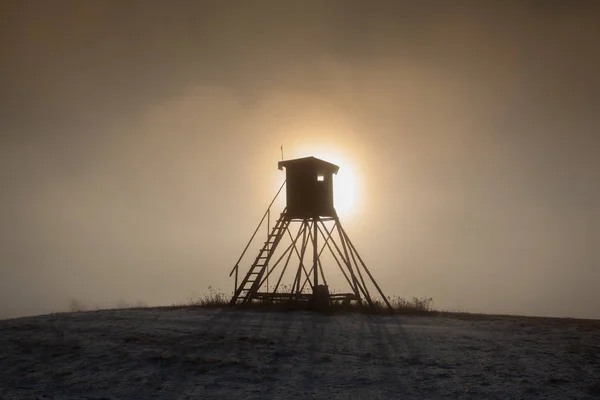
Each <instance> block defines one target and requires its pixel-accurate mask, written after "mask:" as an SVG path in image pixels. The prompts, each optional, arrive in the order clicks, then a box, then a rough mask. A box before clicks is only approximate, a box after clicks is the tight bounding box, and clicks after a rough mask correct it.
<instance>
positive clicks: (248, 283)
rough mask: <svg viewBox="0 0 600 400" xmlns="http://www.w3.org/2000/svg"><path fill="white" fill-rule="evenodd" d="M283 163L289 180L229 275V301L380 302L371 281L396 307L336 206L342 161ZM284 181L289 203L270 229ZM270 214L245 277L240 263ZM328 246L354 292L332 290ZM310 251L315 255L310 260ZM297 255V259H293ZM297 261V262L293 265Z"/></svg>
mask: <svg viewBox="0 0 600 400" xmlns="http://www.w3.org/2000/svg"><path fill="white" fill-rule="evenodd" d="M278 167H279V169H280V170H282V169H283V168H285V172H286V180H285V182H284V183H283V184H282V185H281V187H280V188H279V191H278V192H277V194H276V195H275V197H274V198H273V201H272V202H271V204H270V205H269V207H268V208H267V211H266V212H265V214H264V215H263V217H262V219H261V221H260V223H259V224H258V227H257V228H256V230H255V231H254V234H253V235H252V237H251V238H250V240H249V242H248V244H247V245H246V247H245V248H244V250H243V251H242V255H241V256H240V257H239V259H238V261H237V262H236V264H235V266H234V267H233V269H232V270H231V272H230V274H229V276H230V277H231V276H232V275H234V276H235V278H234V279H235V290H234V294H233V297H232V298H231V302H230V304H231V305H236V304H248V303H252V302H254V301H269V302H281V301H295V302H307V303H313V304H317V305H318V306H319V307H323V306H327V305H330V304H331V303H332V302H345V303H350V302H358V303H361V304H362V303H363V302H366V303H367V304H368V305H369V306H371V307H375V306H376V301H377V299H374V298H373V297H372V296H371V293H370V292H371V291H370V289H369V288H370V287H371V289H372V288H374V289H375V290H376V292H377V293H378V294H379V296H380V298H381V301H382V302H383V303H384V304H385V305H386V306H387V307H388V308H389V309H390V310H391V309H392V307H391V305H390V303H389V301H388V300H387V298H386V297H385V295H384V294H383V292H382V291H381V288H380V287H379V285H378V284H377V282H376V281H375V279H374V278H373V275H372V274H371V272H370V271H369V269H368V268H367V266H366V265H365V263H364V261H363V259H362V258H361V256H360V255H359V254H358V251H357V250H356V247H355V246H354V244H353V243H352V242H351V241H350V238H349V237H348V235H347V233H346V231H345V230H344V228H343V227H342V224H341V222H340V219H339V218H338V215H337V213H336V211H335V207H334V201H333V175H334V174H337V172H338V170H339V167H338V166H337V165H334V164H331V163H329V162H327V161H323V160H320V159H318V158H315V157H304V158H298V159H293V160H286V161H280V162H279V165H278ZM284 186H286V207H285V208H284V210H283V211H282V212H281V213H280V214H279V218H278V219H277V220H276V223H275V225H274V226H273V228H272V229H271V228H270V220H271V207H272V206H273V203H274V202H275V200H276V199H277V197H278V196H279V194H280V193H281V191H282V189H283V187H284ZM265 220H266V221H267V235H266V241H265V242H264V243H263V244H262V246H261V247H260V250H259V251H258V255H257V256H256V258H255V259H254V261H253V262H252V263H251V265H250V267H249V269H248V270H247V272H246V274H245V275H244V276H243V278H242V279H241V280H240V279H239V269H240V263H241V261H242V260H243V259H244V255H245V254H246V252H247V250H248V249H249V247H250V245H251V244H252V243H253V241H254V239H255V237H256V234H257V233H258V231H259V230H260V227H261V226H262V225H263V223H264V222H265ZM285 239H289V244H288V245H285V244H284V243H285V242H286V240H285ZM325 250H328V252H329V254H331V256H332V258H333V260H335V263H336V264H337V266H338V267H339V269H340V271H341V273H342V275H343V277H344V278H345V280H346V282H347V283H348V286H349V288H350V292H346V293H330V291H329V286H328V284H327V280H326V275H325V272H324V270H323V265H322V260H323V253H324V252H325ZM310 252H312V260H310V261H308V260H307V258H309V256H308V254H310ZM292 259H294V260H295V261H294V262H292ZM295 262H297V265H296V266H295V267H291V268H290V266H291V265H293V264H294V263H295ZM307 264H308V265H307ZM309 266H310V268H309ZM290 271H291V274H290ZM286 272H288V275H291V276H293V281H292V283H291V285H286V283H285V281H284V275H285V274H286ZM290 278H291V277H290ZM269 279H271V282H272V281H273V280H275V284H274V285H269ZM289 280H291V279H289Z"/></svg>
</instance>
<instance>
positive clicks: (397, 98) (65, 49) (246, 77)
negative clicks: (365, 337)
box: [0, 1, 600, 318]
mask: <svg viewBox="0 0 600 400" xmlns="http://www.w3.org/2000/svg"><path fill="white" fill-rule="evenodd" d="M0 32H1V33H0V35H1V36H0V46H1V47H0V49H1V56H0V72H1V74H0V101H1V103H0V104H1V105H2V106H1V107H0V134H1V137H0V184H1V187H2V191H1V196H0V221H2V229H1V230H0V318H7V317H16V316H22V315H30V314H38V313H46V312H52V311H65V310H67V309H68V306H69V302H70V301H72V300H73V299H77V300H78V301H81V302H82V303H84V304H86V305H88V306H89V307H111V306H114V305H115V304H117V302H130V303H134V302H138V301H143V302H145V303H147V304H148V305H168V304H172V303H175V302H185V301H187V300H188V299H189V298H190V297H193V296H197V295H199V294H201V293H204V292H206V291H207V290H208V287H209V286H211V287H212V288H217V289H220V290H222V291H225V292H229V291H231V290H232V289H233V282H232V281H231V280H230V279H229V278H228V273H229V271H230V269H231V268H232V267H233V264H234V263H235V261H236V259H237V258H238V256H239V254H240V253H241V251H242V250H243V248H244V246H245V244H246V242H247V240H248V239H249V237H250V235H251V234H252V231H253V230H254V228H255V226H256V224H257V223H258V221H259V220H260V218H261V216H262V214H263V213H264V211H265V210H266V207H267V205H268V204H269V202H270V200H271V198H272V196H273V195H274V194H275V192H276V190H277V188H278V187H279V185H280V184H281V182H282V181H283V179H284V177H283V173H282V172H281V171H279V170H277V161H279V160H280V158H281V153H280V146H283V148H284V153H285V158H294V157H302V156H307V155H312V154H319V155H320V154H325V155H327V154H331V155H332V157H333V158H334V159H333V160H330V161H334V162H338V161H339V164H340V168H341V169H340V179H341V177H342V174H343V173H344V171H353V174H354V179H355V180H356V190H357V193H356V204H355V209H354V210H352V212H349V213H347V215H342V218H343V219H342V222H343V223H344V226H345V227H346V230H347V231H348V234H349V235H350V237H351V238H352V240H353V242H354V244H355V245H356V247H357V248H358V250H359V252H360V253H361V255H362V256H363V258H364V260H365V262H366V263H367V265H368V266H369V268H370V269H371V271H372V272H373V274H374V275H375V277H376V279H378V281H379V283H380V285H381V287H382V289H383V291H384V292H386V293H387V294H389V295H399V296H404V297H411V296H419V297H421V296H430V297H432V298H433V299H434V305H435V306H436V307H437V308H439V309H448V310H456V309H460V310H465V311H473V312H486V313H511V314H526V315H548V316H570V317H588V318H600V309H599V308H598V307H597V304H600V292H598V291H597V286H598V283H599V282H600V246H599V245H598V244H599V243H600V189H599V184H598V182H600V154H599V153H600V135H599V133H598V127H599V126H600V116H599V114H600V113H599V112H598V111H599V107H600V75H599V74H598V71H600V50H599V47H598V44H597V43H598V41H599V40H600V7H599V6H598V4H597V3H595V2H592V1H589V2H586V1H579V2H558V1H557V2H554V1H546V2H541V1H529V2H526V1H524V2H505V1H498V2H485V3H482V2H444V1H424V2H408V1H407V2H400V1H371V2H367V1H337V2H336V1H314V2H312V1H302V2H283V1H270V2H267V1H256V2H245V1H198V2H192V1H189V2H186V1H179V2H131V1H125V2H121V1H97V2H80V1H73V2H66V1H53V2H34V1H31V2H27V1H8V2H2V4H1V5H0ZM336 157H337V158H336ZM345 168H346V169H345ZM325 267H326V266H325ZM337 283H338V284H339V285H340V286H342V283H343V282H341V281H340V282H337ZM330 284H332V285H335V284H336V283H335V282H330Z"/></svg>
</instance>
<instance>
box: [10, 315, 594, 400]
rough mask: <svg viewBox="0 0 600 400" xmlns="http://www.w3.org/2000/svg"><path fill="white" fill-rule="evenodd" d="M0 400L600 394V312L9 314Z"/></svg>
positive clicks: (588, 396)
mask: <svg viewBox="0 0 600 400" xmlns="http://www.w3.org/2000/svg"><path fill="white" fill-rule="evenodd" d="M0 370H1V371H2V374H0V398H2V399H15V398H16V399H69V400H71V399H141V398H144V399H196V398H202V399H238V398H239V399H241V398H244V399H245V398H257V399H267V398H273V399H284V398H285V399H293V398H317V399H318V398H322V399H349V398H352V399H357V398H358V399H361V398H364V399H370V400H371V399H388V398H413V399H418V398H422V399H426V398H427V399H442V398H443V399H445V398H448V397H452V398H456V397H461V398H498V399H505V398H557V399H558V398H582V399H583V398H599V397H600V321H582V320H568V319H566V320H561V319H550V318H526V317H500V316H498V317H493V316H488V317H485V316H468V315H445V316H414V317H403V316H379V315H364V314H338V315H330V316H327V315H321V314H315V313H309V312H287V313H276V312H262V311H244V312H242V311H235V310H222V309H205V308H199V307H181V308H141V309H126V310H103V311H92V312H81V313H65V314H53V315H46V316H39V317H27V318H19V319H11V320H3V321H0Z"/></svg>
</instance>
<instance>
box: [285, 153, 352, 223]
mask: <svg viewBox="0 0 600 400" xmlns="http://www.w3.org/2000/svg"><path fill="white" fill-rule="evenodd" d="M306 156H314V157H316V158H319V159H321V160H324V161H327V162H330V163H333V164H335V165H337V166H339V167H340V170H339V171H338V173H337V174H336V175H333V205H334V207H335V210H336V211H337V213H338V215H339V216H340V218H347V217H350V216H354V215H356V214H357V212H358V211H359V208H360V201H359V200H360V180H359V174H357V173H356V171H355V166H354V163H353V160H352V158H351V157H350V156H349V155H343V154H341V151H339V150H337V151H336V150H331V151H326V150H323V149H321V150H319V149H308V150H306V151H304V152H301V153H300V152H299V153H296V154H294V155H293V156H292V157H289V158H300V157H306ZM286 158H287V157H286Z"/></svg>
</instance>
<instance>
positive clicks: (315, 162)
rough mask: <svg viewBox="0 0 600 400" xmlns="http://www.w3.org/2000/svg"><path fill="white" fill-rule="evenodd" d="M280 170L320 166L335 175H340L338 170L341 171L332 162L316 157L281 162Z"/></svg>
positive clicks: (279, 164)
mask: <svg viewBox="0 0 600 400" xmlns="http://www.w3.org/2000/svg"><path fill="white" fill-rule="evenodd" d="M277 165H278V168H279V169H280V170H281V169H283V168H284V167H285V168H290V167H293V168H297V167H302V166H307V167H308V166H311V167H312V166H319V167H322V168H324V169H325V170H327V171H329V172H332V173H334V174H337V173H338V170H339V169H340V167H338V166H337V165H335V164H332V163H330V162H327V161H323V160H321V159H319V158H316V157H312V156H311V157H302V158H295V159H293V160H285V161H279V163H278V164H277Z"/></svg>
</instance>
